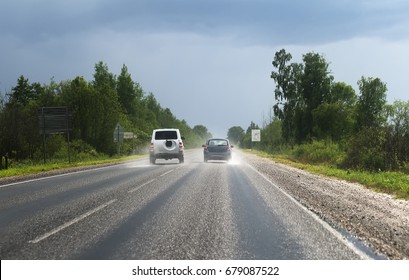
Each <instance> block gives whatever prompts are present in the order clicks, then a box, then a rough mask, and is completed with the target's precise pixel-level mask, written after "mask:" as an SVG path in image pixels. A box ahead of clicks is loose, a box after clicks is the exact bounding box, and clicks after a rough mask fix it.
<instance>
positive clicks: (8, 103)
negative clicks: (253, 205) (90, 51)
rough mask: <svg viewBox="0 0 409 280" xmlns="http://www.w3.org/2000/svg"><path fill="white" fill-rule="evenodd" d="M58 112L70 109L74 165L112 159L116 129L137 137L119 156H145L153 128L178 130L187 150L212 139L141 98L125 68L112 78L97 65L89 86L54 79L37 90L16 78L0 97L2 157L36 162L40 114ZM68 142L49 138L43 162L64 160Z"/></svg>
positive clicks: (60, 137) (204, 130) (78, 81)
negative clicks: (106, 157)
mask: <svg viewBox="0 0 409 280" xmlns="http://www.w3.org/2000/svg"><path fill="white" fill-rule="evenodd" d="M58 106H66V107H68V108H69V110H70V113H71V115H72V118H71V124H70V126H71V127H72V130H71V132H70V135H69V136H70V148H71V150H72V151H73V153H74V154H75V155H76V156H77V158H76V159H77V160H81V159H82V158H83V157H89V156H98V155H114V154H115V153H116V152H117V144H116V143H114V139H113V131H114V128H115V126H116V124H117V123H120V125H121V126H122V127H123V128H124V130H125V131H129V132H134V133H135V134H136V135H137V138H136V139H130V140H125V141H124V142H123V143H122V144H121V145H122V147H121V153H122V154H133V153H138V152H139V153H144V152H146V148H147V145H148V144H149V140H150V137H151V133H152V130H153V129H155V128H162V127H176V128H179V129H180V130H181V133H182V135H183V136H184V137H185V139H186V140H185V142H186V143H185V145H186V146H187V147H194V146H198V145H200V144H201V143H203V142H204V141H205V139H206V138H207V137H209V136H210V135H211V134H210V133H209V132H208V131H207V128H206V127H205V126H203V125H196V126H194V127H193V128H191V127H190V126H189V125H188V124H187V122H186V121H185V120H179V119H178V118H176V117H175V116H174V115H173V113H172V112H171V110H170V109H169V108H163V107H162V106H161V105H160V103H159V102H158V101H157V100H156V98H155V96H154V94H153V93H146V92H144V90H143V89H142V87H141V86H140V84H139V83H137V82H134V81H133V80H132V77H131V75H130V73H129V72H128V68H127V67H126V65H123V67H122V69H121V72H120V74H119V75H118V76H116V75H114V74H113V73H111V72H110V71H109V69H108V66H107V65H106V64H105V63H103V62H102V61H101V62H98V63H96V64H95V72H94V75H93V80H92V81H86V80H85V79H84V77H81V76H78V77H75V78H74V79H72V80H66V81H61V82H59V83H57V82H56V81H54V80H53V79H52V80H51V81H50V83H49V84H40V83H37V82H34V83H30V82H29V80H28V79H27V78H25V77H24V76H20V77H19V78H18V79H17V84H16V85H15V86H14V87H12V89H11V91H10V92H7V93H5V94H3V95H2V94H0V155H3V156H4V155H7V156H8V157H9V158H12V159H14V160H17V161H19V160H32V161H38V160H40V159H41V158H42V154H43V152H44V150H43V149H44V148H43V137H42V135H41V133H40V132H41V131H40V129H39V117H38V112H39V108H41V107H58ZM67 140H68V139H67V135H65V134H54V135H47V137H46V142H47V145H46V147H47V148H46V154H47V158H50V159H51V158H66V154H67V150H68V148H69V147H68V142H67Z"/></svg>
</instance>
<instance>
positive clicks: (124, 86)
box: [116, 64, 141, 115]
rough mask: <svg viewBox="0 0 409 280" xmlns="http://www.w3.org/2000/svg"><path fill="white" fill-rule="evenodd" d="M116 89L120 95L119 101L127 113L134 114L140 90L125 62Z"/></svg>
mask: <svg viewBox="0 0 409 280" xmlns="http://www.w3.org/2000/svg"><path fill="white" fill-rule="evenodd" d="M116 89H117V92H118V96H119V103H120V105H121V107H122V109H123V112H124V113H125V114H129V115H134V114H135V110H136V106H135V105H136V104H135V103H136V101H137V98H138V97H139V98H141V96H138V95H139V94H140V91H138V88H137V87H136V86H135V83H134V82H133V80H132V78H131V74H129V72H128V67H126V66H125V64H124V65H123V66H122V69H121V74H120V75H119V76H118V79H117V84H116Z"/></svg>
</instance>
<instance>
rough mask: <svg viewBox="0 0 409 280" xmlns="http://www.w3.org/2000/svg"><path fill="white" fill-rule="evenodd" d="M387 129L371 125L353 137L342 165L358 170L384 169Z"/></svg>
mask: <svg viewBox="0 0 409 280" xmlns="http://www.w3.org/2000/svg"><path fill="white" fill-rule="evenodd" d="M384 145H385V131H384V130H383V129H382V128H374V127H369V128H365V129H363V130H361V131H360V132H359V133H357V134H355V136H354V137H353V138H352V140H351V142H350V144H349V146H348V152H347V156H346V158H345V160H344V161H343V163H342V166H343V167H345V168H352V169H357V170H368V171H384V170H386V169H387V168H386V165H385V149H384Z"/></svg>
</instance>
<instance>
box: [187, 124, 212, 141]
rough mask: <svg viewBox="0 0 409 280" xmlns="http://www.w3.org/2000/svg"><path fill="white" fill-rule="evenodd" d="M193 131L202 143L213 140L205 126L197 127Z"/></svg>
mask: <svg viewBox="0 0 409 280" xmlns="http://www.w3.org/2000/svg"><path fill="white" fill-rule="evenodd" d="M192 130H193V132H194V133H195V134H196V135H197V136H198V137H199V138H200V139H201V140H202V142H205V141H206V140H207V139H209V138H212V134H211V133H210V132H209V131H208V130H207V127H205V126H204V125H201V124H199V125H195V126H194V127H193V129H192Z"/></svg>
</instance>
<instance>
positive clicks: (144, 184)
mask: <svg viewBox="0 0 409 280" xmlns="http://www.w3.org/2000/svg"><path fill="white" fill-rule="evenodd" d="M154 181H156V179H152V180H149V181H148V182H145V183H143V184H142V185H139V186H137V187H136V188H133V189H131V190H129V191H128V193H133V192H135V191H137V190H139V189H140V188H142V187H143V186H146V185H148V184H150V183H152V182H154Z"/></svg>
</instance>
